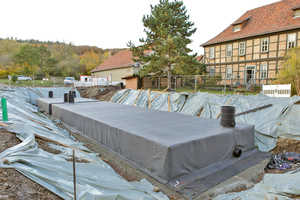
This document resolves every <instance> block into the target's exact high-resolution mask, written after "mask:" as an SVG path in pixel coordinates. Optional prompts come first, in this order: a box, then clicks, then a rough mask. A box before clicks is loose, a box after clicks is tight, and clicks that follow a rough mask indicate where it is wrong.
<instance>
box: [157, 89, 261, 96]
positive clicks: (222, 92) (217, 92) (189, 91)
mask: <svg viewBox="0 0 300 200" xmlns="http://www.w3.org/2000/svg"><path fill="white" fill-rule="evenodd" d="M155 90H156V91H162V90H163V89H161V90H157V89H153V91H155ZM199 91H200V92H208V93H211V94H224V91H222V90H199V89H198V90H196V92H199ZM176 92H180V93H182V92H187V93H194V92H195V89H191V88H177V89H176ZM226 94H234V92H233V91H229V90H226ZM250 94H251V95H256V94H258V93H255V92H246V93H240V95H250Z"/></svg>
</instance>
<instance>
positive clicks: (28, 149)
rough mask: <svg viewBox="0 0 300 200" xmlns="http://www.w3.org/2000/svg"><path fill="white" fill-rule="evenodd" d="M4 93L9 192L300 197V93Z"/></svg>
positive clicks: (2, 189) (5, 186)
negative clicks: (285, 95) (290, 94)
mask: <svg viewBox="0 0 300 200" xmlns="http://www.w3.org/2000/svg"><path fill="white" fill-rule="evenodd" d="M0 92H1V99H2V100H1V101H2V109H1V112H2V116H3V118H2V121H1V127H2V130H1V132H0V134H1V136H2V137H1V138H2V140H1V145H0V147H1V153H0V157H1V159H0V167H1V169H0V180H1V182H0V199H174V200H175V199H176V200H177V199H298V198H299V197H300V193H299V191H300V190H299V189H300V182H299V180H300V177H299V176H300V172H299V167H300V154H299V153H300V141H299V140H300V126H299V124H300V123H299V117H298V116H299V111H300V105H299V101H300V97H299V96H293V97H291V98H272V97H268V96H265V95H249V96H243V95H214V94H210V93H201V92H197V93H177V92H172V93H169V92H166V91H162V92H151V91H150V90H141V89H140V90H130V89H123V90H121V89H118V88H117V87H113V86H109V87H85V88H28V87H27V88H25V87H17V88H10V87H2V88H1V91H0ZM3 99H5V101H6V102H3ZM5 103H6V104H5ZM227 108H229V109H230V110H226V109H227ZM224 109H225V110H224ZM222 114H223V116H222ZM228 116H229V117H228ZM227 117H228V118H227Z"/></svg>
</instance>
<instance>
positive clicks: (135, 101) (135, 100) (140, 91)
mask: <svg viewBox="0 0 300 200" xmlns="http://www.w3.org/2000/svg"><path fill="white" fill-rule="evenodd" d="M142 90H143V88H141V89H140V91H139V93H138V95H137V97H136V99H135V101H134V103H133V106H134V105H135V104H136V102H137V100H138V98H139V96H140V93H141V92H142Z"/></svg>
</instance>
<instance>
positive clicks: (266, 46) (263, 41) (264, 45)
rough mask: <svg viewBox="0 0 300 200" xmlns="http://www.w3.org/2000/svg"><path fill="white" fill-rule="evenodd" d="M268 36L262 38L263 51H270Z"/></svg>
mask: <svg viewBox="0 0 300 200" xmlns="http://www.w3.org/2000/svg"><path fill="white" fill-rule="evenodd" d="M268 43H269V40H268V38H263V39H261V52H268V46H269V45H268Z"/></svg>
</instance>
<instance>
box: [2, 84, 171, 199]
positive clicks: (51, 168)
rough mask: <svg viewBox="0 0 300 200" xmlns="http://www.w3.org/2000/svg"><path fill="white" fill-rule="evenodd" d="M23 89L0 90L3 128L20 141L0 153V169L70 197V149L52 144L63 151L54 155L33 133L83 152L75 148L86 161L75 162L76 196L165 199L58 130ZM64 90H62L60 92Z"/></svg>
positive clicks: (147, 183) (65, 197)
mask: <svg viewBox="0 0 300 200" xmlns="http://www.w3.org/2000/svg"><path fill="white" fill-rule="evenodd" d="M27 89H28V88H27ZM27 89H26V88H16V89H0V97H1V98H3V97H5V98H7V103H8V105H7V107H8V114H9V115H8V118H9V121H8V122H6V123H7V124H10V125H9V126H8V127H7V130H8V131H10V132H14V133H17V136H18V137H19V138H20V139H21V140H22V141H23V142H22V143H20V144H19V145H16V146H13V147H11V148H9V149H7V150H6V151H4V152H2V153H0V158H1V159H0V167H1V168H15V169H17V170H18V171H19V172H21V173H22V174H24V175H25V176H27V177H29V178H31V179H32V180H34V181H36V182H38V183H39V184H40V185H43V186H44V187H46V188H47V189H49V190H50V191H52V192H54V193H55V194H57V195H58V196H60V197H62V198H64V199H73V198H74V193H73V171H72V166H73V163H72V162H69V161H66V158H70V157H69V156H70V155H71V153H72V149H70V148H66V147H62V146H57V145H52V146H56V148H60V150H62V151H63V153H62V154H58V155H54V154H51V153H48V152H45V151H43V150H41V149H39V148H38V144H37V143H36V141H35V136H34V134H37V135H41V136H43V137H46V138H50V139H52V140H56V141H59V142H61V143H64V144H67V145H70V146H73V147H76V148H78V149H82V150H84V151H86V152H87V153H84V152H81V151H77V150H76V156H77V157H79V158H81V159H85V160H88V161H89V162H90V163H76V184H77V186H76V187H77V198H78V199H168V198H167V197H166V196H165V195H163V194H162V193H161V192H159V193H155V192H154V191H153V186H152V185H151V184H150V183H149V182H147V181H146V180H141V181H140V182H132V183H130V182H127V181H126V180H125V179H123V178H122V177H121V176H119V175H118V174H117V173H115V172H114V170H113V169H112V168H111V167H110V166H109V165H107V164H106V163H105V162H103V161H102V160H101V159H99V158H98V157H97V155H96V154H95V153H93V152H91V151H90V150H88V149H87V148H86V147H84V146H83V144H82V143H80V142H76V141H74V139H73V138H72V137H70V135H69V134H68V132H67V131H66V130H63V129H60V128H59V127H57V126H56V125H55V123H54V122H53V121H52V120H50V119H49V118H47V117H46V116H45V115H43V114H41V113H39V109H38V108H37V107H35V106H33V105H32V104H31V103H30V102H34V101H35V98H36V97H40V96H39V95H37V96H36V97H35V95H31V92H32V91H31V90H30V91H31V92H30V91H27ZM51 90H52V88H51ZM44 92H45V93H46V92H47V91H44ZM64 92H65V91H63V90H62V91H61V94H63V93H64ZM32 93H34V92H32ZM54 94H55V92H54ZM1 112H2V109H1ZM1 114H2V113H1ZM3 161H5V164H4V163H3Z"/></svg>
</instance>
